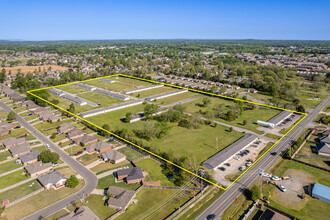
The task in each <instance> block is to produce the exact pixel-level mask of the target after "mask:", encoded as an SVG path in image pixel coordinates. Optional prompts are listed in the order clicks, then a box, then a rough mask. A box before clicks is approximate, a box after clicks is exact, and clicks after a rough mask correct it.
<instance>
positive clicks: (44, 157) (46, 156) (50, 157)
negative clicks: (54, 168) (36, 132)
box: [39, 150, 60, 163]
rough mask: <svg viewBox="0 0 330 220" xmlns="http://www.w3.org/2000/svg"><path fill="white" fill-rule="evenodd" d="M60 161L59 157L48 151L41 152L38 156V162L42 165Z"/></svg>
mask: <svg viewBox="0 0 330 220" xmlns="http://www.w3.org/2000/svg"><path fill="white" fill-rule="evenodd" d="M59 159H60V155H58V153H56V152H51V151H49V150H45V151H42V152H41V153H40V154H39V160H41V161H42V162H43V163H49V162H51V163H57V161H58V160H59Z"/></svg>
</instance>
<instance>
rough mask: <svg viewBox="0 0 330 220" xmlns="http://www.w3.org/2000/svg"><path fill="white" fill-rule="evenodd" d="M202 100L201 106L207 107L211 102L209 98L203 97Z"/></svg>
mask: <svg viewBox="0 0 330 220" xmlns="http://www.w3.org/2000/svg"><path fill="white" fill-rule="evenodd" d="M202 102H203V107H207V106H208V105H209V104H210V103H211V100H210V99H209V98H206V97H205V98H203V100H202Z"/></svg>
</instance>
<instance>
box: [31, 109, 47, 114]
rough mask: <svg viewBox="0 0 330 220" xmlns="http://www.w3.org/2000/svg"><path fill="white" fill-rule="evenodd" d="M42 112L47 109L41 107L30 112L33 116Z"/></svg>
mask: <svg viewBox="0 0 330 220" xmlns="http://www.w3.org/2000/svg"><path fill="white" fill-rule="evenodd" d="M44 111H47V109H46V108H43V107H38V108H36V109H33V110H31V112H32V114H34V115H39V114H40V113H42V112H44Z"/></svg>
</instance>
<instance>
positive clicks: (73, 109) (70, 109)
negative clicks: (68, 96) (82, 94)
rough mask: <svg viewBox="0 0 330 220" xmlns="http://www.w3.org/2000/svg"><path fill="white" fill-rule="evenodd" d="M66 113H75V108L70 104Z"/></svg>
mask: <svg viewBox="0 0 330 220" xmlns="http://www.w3.org/2000/svg"><path fill="white" fill-rule="evenodd" d="M68 111H69V112H71V113H75V112H76V107H75V106H74V104H73V103H71V104H70V106H69V109H68Z"/></svg>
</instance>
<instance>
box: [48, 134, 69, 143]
mask: <svg viewBox="0 0 330 220" xmlns="http://www.w3.org/2000/svg"><path fill="white" fill-rule="evenodd" d="M65 138H66V134H57V135H56V136H55V138H54V139H51V140H52V142H54V143H55V142H59V141H61V140H64V139H65Z"/></svg>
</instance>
